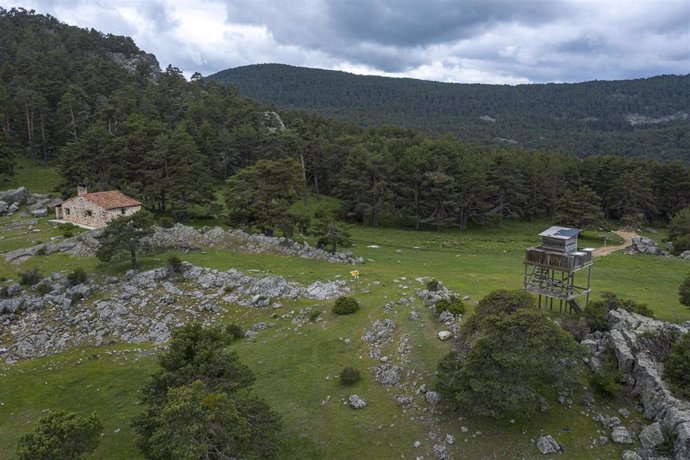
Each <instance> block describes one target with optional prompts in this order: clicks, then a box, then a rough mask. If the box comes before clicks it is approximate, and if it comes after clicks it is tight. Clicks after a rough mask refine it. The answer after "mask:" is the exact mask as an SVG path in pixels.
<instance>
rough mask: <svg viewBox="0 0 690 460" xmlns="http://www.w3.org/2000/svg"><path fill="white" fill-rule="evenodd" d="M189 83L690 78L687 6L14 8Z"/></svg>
mask: <svg viewBox="0 0 690 460" xmlns="http://www.w3.org/2000/svg"><path fill="white" fill-rule="evenodd" d="M3 6H4V7H5V8H10V7H11V6H21V7H24V8H26V9H35V10H36V11H37V12H39V13H48V14H51V15H53V16H55V17H56V18H58V19H59V20H61V21H63V22H66V23H68V24H73V25H77V26H80V27H88V28H91V27H93V28H95V29H97V30H100V31H102V32H106V33H113V34H118V35H129V36H131V37H132V38H134V41H135V42H136V43H137V45H138V46H139V47H140V48H142V49H144V50H145V51H147V52H150V53H154V54H155V55H156V56H157V58H158V60H159V62H160V64H161V67H162V68H165V67H166V66H167V65H168V64H172V65H174V66H177V67H179V68H180V69H182V70H183V71H184V72H185V74H186V75H187V76H190V75H191V74H192V73H193V72H195V71H198V72H201V73H202V74H203V75H210V74H212V73H214V72H217V71H220V70H224V69H227V68H230V67H237V66H242V65H247V64H257V63H269V62H271V63H272V62H277V63H283V64H292V65H298V66H306V67H319V68H324V69H335V70H345V71H349V72H353V73H359V74H376V75H388V76H400V77H413V78H423V79H428V80H440V81H453V82H462V83H466V82H469V83H508V84H516V83H530V82H577V81H586V80H595V79H596V80H612V79H627V78H641V77H649V76H653V75H659V74H687V73H690V0H151V1H145V0H141V1H135V0H35V1H34V0H27V1H19V0H17V1H16V2H15V3H14V4H8V3H7V1H3Z"/></svg>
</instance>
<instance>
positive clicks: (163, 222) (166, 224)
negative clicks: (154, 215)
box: [158, 217, 175, 228]
mask: <svg viewBox="0 0 690 460" xmlns="http://www.w3.org/2000/svg"><path fill="white" fill-rule="evenodd" d="M158 225H160V226H161V227H163V228H172V227H173V226H174V225H175V221H174V220H172V219H171V218H170V217H161V219H160V220H159V221H158Z"/></svg>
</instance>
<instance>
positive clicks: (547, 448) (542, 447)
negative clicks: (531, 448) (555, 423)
mask: <svg viewBox="0 0 690 460" xmlns="http://www.w3.org/2000/svg"><path fill="white" fill-rule="evenodd" d="M537 449H539V452H541V453H542V454H544V455H548V454H556V453H558V452H560V451H561V450H562V447H561V445H560V444H559V443H558V442H557V441H556V440H555V439H553V436H551V435H545V436H540V437H539V439H537Z"/></svg>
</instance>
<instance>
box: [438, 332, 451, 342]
mask: <svg viewBox="0 0 690 460" xmlns="http://www.w3.org/2000/svg"><path fill="white" fill-rule="evenodd" d="M451 337H453V334H452V333H451V332H450V331H441V332H439V333H438V338H439V340H441V341H446V340H448V339H450V338H451Z"/></svg>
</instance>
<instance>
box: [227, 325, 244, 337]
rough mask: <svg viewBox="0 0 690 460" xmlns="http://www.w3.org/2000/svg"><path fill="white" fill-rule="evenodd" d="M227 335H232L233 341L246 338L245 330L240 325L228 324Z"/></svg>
mask: <svg viewBox="0 0 690 460" xmlns="http://www.w3.org/2000/svg"><path fill="white" fill-rule="evenodd" d="M225 333H226V334H228V335H230V337H232V338H233V339H241V338H243V337H244V329H242V326H240V325H239V324H235V323H232V324H228V325H227V326H225Z"/></svg>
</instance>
